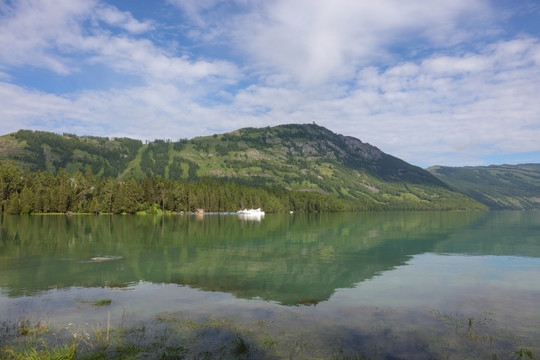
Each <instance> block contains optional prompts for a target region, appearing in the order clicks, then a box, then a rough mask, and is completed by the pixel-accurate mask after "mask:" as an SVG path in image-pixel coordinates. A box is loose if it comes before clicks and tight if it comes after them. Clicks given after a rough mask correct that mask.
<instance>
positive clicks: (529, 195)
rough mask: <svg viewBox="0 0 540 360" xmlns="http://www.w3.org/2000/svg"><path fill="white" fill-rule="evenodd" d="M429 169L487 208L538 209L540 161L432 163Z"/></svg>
mask: <svg viewBox="0 0 540 360" xmlns="http://www.w3.org/2000/svg"><path fill="white" fill-rule="evenodd" d="M428 170H429V171H430V172H431V173H432V174H433V175H435V176H436V177H438V178H439V179H440V180H441V181H444V182H445V183H447V184H448V185H449V186H450V187H451V188H452V189H454V190H456V191H459V192H461V193H464V194H466V195H468V196H470V197H471V198H473V199H475V200H477V201H479V202H481V203H482V204H485V205H487V206H488V207H489V208H490V209H514V210H522V209H540V164H523V165H491V166H478V167H468V166H467V167H445V166H434V167H431V168H429V169H428Z"/></svg>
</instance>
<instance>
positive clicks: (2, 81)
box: [0, 0, 540, 167]
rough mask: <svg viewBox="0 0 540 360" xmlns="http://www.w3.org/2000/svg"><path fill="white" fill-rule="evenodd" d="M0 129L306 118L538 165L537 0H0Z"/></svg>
mask: <svg viewBox="0 0 540 360" xmlns="http://www.w3.org/2000/svg"><path fill="white" fill-rule="evenodd" d="M0 49H2V51H0V133H1V134H6V133H10V132H14V131H17V130H19V129H32V130H46V131H53V132H57V133H63V132H69V133H75V134H77V135H98V136H109V137H114V136H128V137H132V138H137V139H142V140H153V139H172V140H177V139H180V138H192V137H195V136H202V135H210V134H214V133H222V132H228V131H232V130H235V129H238V128H242V127H248V126H251V127H263V126H275V125H279V124H287V123H312V122H316V123H317V124H318V125H321V126H324V127H326V128H328V129H330V130H332V131H334V132H337V133H340V134H344V135H350V136H354V137H356V138H359V139H360V140H362V141H364V142H368V143H370V144H372V145H375V146H377V147H379V148H380V149H381V150H383V151H385V152H387V153H389V154H392V155H394V156H397V157H399V158H402V159H404V160H406V161H408V162H410V163H412V164H415V165H418V166H422V167H427V166H430V165H448V166H466V165H489V164H502V163H507V164H517V163H526V162H535V163H540V1H538V0H536V1H531V0H521V1H514V0H507V1H505V0H493V1H489V0H452V1H442V0H441V1H433V0H407V1H403V0H377V1H367V0H366V1H364V0H333V1H327V0H276V1H274V0H264V1H262V0H261V1H255V0H230V1H220V0H185V1H184V0H153V1H147V0H109V1H100V0H18V1H12V0H3V1H0Z"/></svg>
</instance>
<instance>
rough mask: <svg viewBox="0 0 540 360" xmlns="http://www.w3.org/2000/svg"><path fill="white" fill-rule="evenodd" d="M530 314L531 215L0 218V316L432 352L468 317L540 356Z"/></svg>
mask: <svg viewBox="0 0 540 360" xmlns="http://www.w3.org/2000/svg"><path fill="white" fill-rule="evenodd" d="M92 258H105V259H107V260H106V261H94V260H92ZM101 260H103V259H101ZM100 299H110V300H111V302H110V304H108V305H107V306H101V307H99V306H94V305H92V302H93V301H97V300H100ZM539 309H540V213H538V212H420V213H417V212H407V213H355V214H312V215H297V214H294V215H289V214H287V215H273V214H268V215H266V216H265V217H264V218H263V219H262V220H261V221H249V220H245V219H240V218H238V217H237V216H236V215H205V216H204V217H202V218H197V217H195V216H170V217H165V218H162V217H159V216H71V217H68V216H3V217H0V321H3V320H13V319H17V318H20V317H25V318H29V319H34V320H39V319H41V320H47V321H49V322H59V323H60V322H66V323H67V322H69V323H72V322H77V323H88V322H93V321H94V322H97V321H103V319H104V318H105V317H106V316H107V314H110V316H111V318H112V321H113V322H115V323H120V322H122V323H125V322H129V323H137V322H140V321H150V320H152V319H155V317H156V316H164V314H166V316H183V317H186V316H193V317H202V318H205V317H226V318H228V319H232V320H234V321H238V322H239V323H245V324H252V323H254V322H257V321H259V322H260V321H265V322H267V323H269V324H271V325H269V326H268V329H266V331H268V332H269V333H272V334H277V333H279V331H283V330H284V329H288V331H291V332H293V333H294V334H296V336H299V337H302V336H308V335H305V334H309V338H310V339H320V338H324V339H326V340H328V334H330V333H331V334H333V335H332V339H333V341H334V344H335V343H336V342H337V343H343V344H345V345H347V344H348V345H351V346H353V345H355V346H356V345H357V343H358V344H360V343H366V340H365V337H369V336H371V337H372V338H377V339H378V340H377V341H382V342H383V343H385V345H384V346H383V347H385V348H386V349H390V350H388V351H390V352H391V351H392V349H393V346H394V347H399V346H398V345H399V344H400V343H404V344H410V343H416V344H419V345H418V347H419V348H421V347H422V346H426V345H422V344H423V343H424V342H425V343H427V342H430V341H431V343H430V344H431V345H429V346H431V347H432V348H433V349H435V348H436V349H437V351H439V352H438V354H439V353H441V351H443V350H444V349H445V346H446V348H449V349H452V348H459V347H461V345H459V346H458V345H455V346H452V345H449V344H448V342H449V341H450V340H448V336H447V335H444V336H447V337H446V338H445V339H446V340H444V341H437V339H441V337H443V335H441V336H439V337H432V338H430V336H431V335H426V333H433V332H437V331H443V330H444V329H448V328H449V325H448V323H449V322H451V323H452V324H454V325H452V326H455V324H457V323H458V322H459V319H465V318H469V317H474V318H475V319H477V318H478V319H480V318H482V319H486V318H489V319H490V324H493V325H490V326H491V327H492V331H493V334H491V335H490V336H495V337H496V336H499V335H500V334H503V335H500V337H501V339H503V338H504V337H505V336H510V335H509V334H511V336H513V338H512V339H511V340H508V339H507V340H504V341H506V342H504V344H502V345H500V346H503V347H504V346H509V347H511V346H518V345H519V344H521V345H524V346H528V347H530V348H533V349H535V350H536V351H538V354H539V355H540V349H539V348H535V346H538V344H536V339H539V338H540V329H539V327H540V325H539V324H540V310H539ZM448 318H451V320H448ZM452 326H450V328H451V327H452ZM388 333H391V334H394V337H393V338H392V337H389V335H388ZM411 333H414V334H415V335H414V341H412V340H411V339H410V338H409V337H410V336H412V335H410V334H411ZM302 334H304V335H302ZM354 334H362V336H360V335H358V336H357V337H354V336H353V335H354ZM453 334H454V335H452V336H453V337H451V338H452V339H454V338H455V337H458V336H457V334H459V333H458V331H457V330H456V331H454V333H453ZM450 335H451V334H450ZM360 338H362V339H364V340H362V341H360V340H358V339H360ZM389 339H390V340H389ZM391 339H394V340H392V341H391ZM505 339H506V338H505ZM462 340H463V341H470V340H471V339H468V340H467V339H462ZM452 341H459V339H458V340H455V339H454V340H452ZM501 341H502V340H501ZM433 342H434V344H432V343H433ZM492 342H493V341H492ZM318 343H319V344H320V342H318ZM396 344H398V345H396ZM358 346H360V345H358ZM362 346H363V345H362ZM366 346H367V345H366ZM486 346H487V345H486ZM519 346H520V345H519ZM370 349H371V348H370ZM415 349H416V347H415ZM441 349H443V350H441ZM303 351H304V352H302V351H300V352H299V353H298V354H296V355H298V356H293V357H298V358H301V357H305V358H309V357H310V353H309V350H307V349H304V350H303ZM362 351H366V350H365V349H364V348H362ZM370 351H371V350H370ZM395 351H398V350H395ZM400 351H401V350H400ZM411 351H412V350H411ZM414 351H418V350H414ZM414 351H413V352H410V353H409V355H408V356H405V355H404V358H407V357H409V358H413V357H415V356H418V353H414ZM433 351H435V350H433ZM448 351H449V350H448ZM463 351H466V350H463ZM486 351H487V353H489V351H491V350H486ZM364 353H365V352H364ZM414 354H416V355H414ZM314 356H315V355H314ZM373 357H374V358H375V357H376V356H375V355H373Z"/></svg>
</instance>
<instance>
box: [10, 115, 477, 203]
mask: <svg viewBox="0 0 540 360" xmlns="http://www.w3.org/2000/svg"><path fill="white" fill-rule="evenodd" d="M6 160H8V161H15V162H16V163H17V165H18V166H19V167H22V168H25V169H28V170H30V171H39V170H41V171H44V170H46V171H49V172H52V173H57V172H58V170H59V169H66V170H67V172H68V173H74V172H77V171H81V172H84V171H85V170H86V169H88V168H91V170H92V172H93V174H94V175H98V176H105V177H116V178H118V179H120V180H122V179H124V180H125V179H129V178H135V179H139V180H140V179H143V177H145V176H146V177H153V176H158V177H162V178H168V179H172V180H185V181H197V180H199V179H203V178H218V179H222V180H227V181H233V182H237V183H241V184H244V185H249V186H256V187H279V188H284V189H287V190H293V191H303V192H313V193H320V194H324V195H330V196H333V197H336V198H341V199H348V200H353V201H359V202H361V203H362V204H365V208H366V209H400V210H406V209H471V208H476V209H479V208H484V207H483V206H482V205H481V204H479V203H477V202H476V201H474V200H471V199H470V198H468V197H466V196H464V195H462V194H460V193H458V192H455V191H453V190H451V189H450V188H449V187H448V185H446V184H445V183H444V182H443V181H441V180H440V179H439V178H437V177H436V176H434V175H432V174H431V173H430V172H428V171H426V170H424V169H421V168H419V167H416V166H413V165H411V164H408V163H407V162H405V161H403V160H400V159H398V158H396V157H394V156H391V155H388V154H385V153H384V152H382V151H381V150H379V149H378V148H376V147H374V146H372V145H369V144H367V143H363V142H362V141H360V140H358V139H356V138H353V137H349V136H343V135H339V134H335V133H333V132H331V131H330V130H328V129H326V128H324V127H321V126H317V125H315V124H305V125H281V126H276V127H266V128H244V129H240V130H237V131H233V132H230V133H226V134H215V135H213V136H206V137H197V138H194V139H191V140H187V139H183V140H179V141H170V140H155V141H153V142H150V143H148V144H143V143H142V142H141V141H139V140H133V139H127V138H114V139H109V138H103V137H93V136H89V137H78V136H75V135H71V134H63V135H57V134H53V133H48V132H39V131H35V132H34V131H29V130H21V131H18V132H16V133H13V134H9V135H5V136H2V137H0V161H6Z"/></svg>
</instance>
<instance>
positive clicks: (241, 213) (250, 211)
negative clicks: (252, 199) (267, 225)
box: [236, 208, 264, 216]
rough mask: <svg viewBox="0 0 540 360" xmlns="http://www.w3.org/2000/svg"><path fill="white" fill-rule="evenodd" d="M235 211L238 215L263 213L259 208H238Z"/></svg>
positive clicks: (258, 214)
mask: <svg viewBox="0 0 540 360" xmlns="http://www.w3.org/2000/svg"><path fill="white" fill-rule="evenodd" d="M236 213H237V214H238V215H257V216H260V215H264V211H262V210H261V208H258V209H244V210H238V211H237V212H236Z"/></svg>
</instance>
